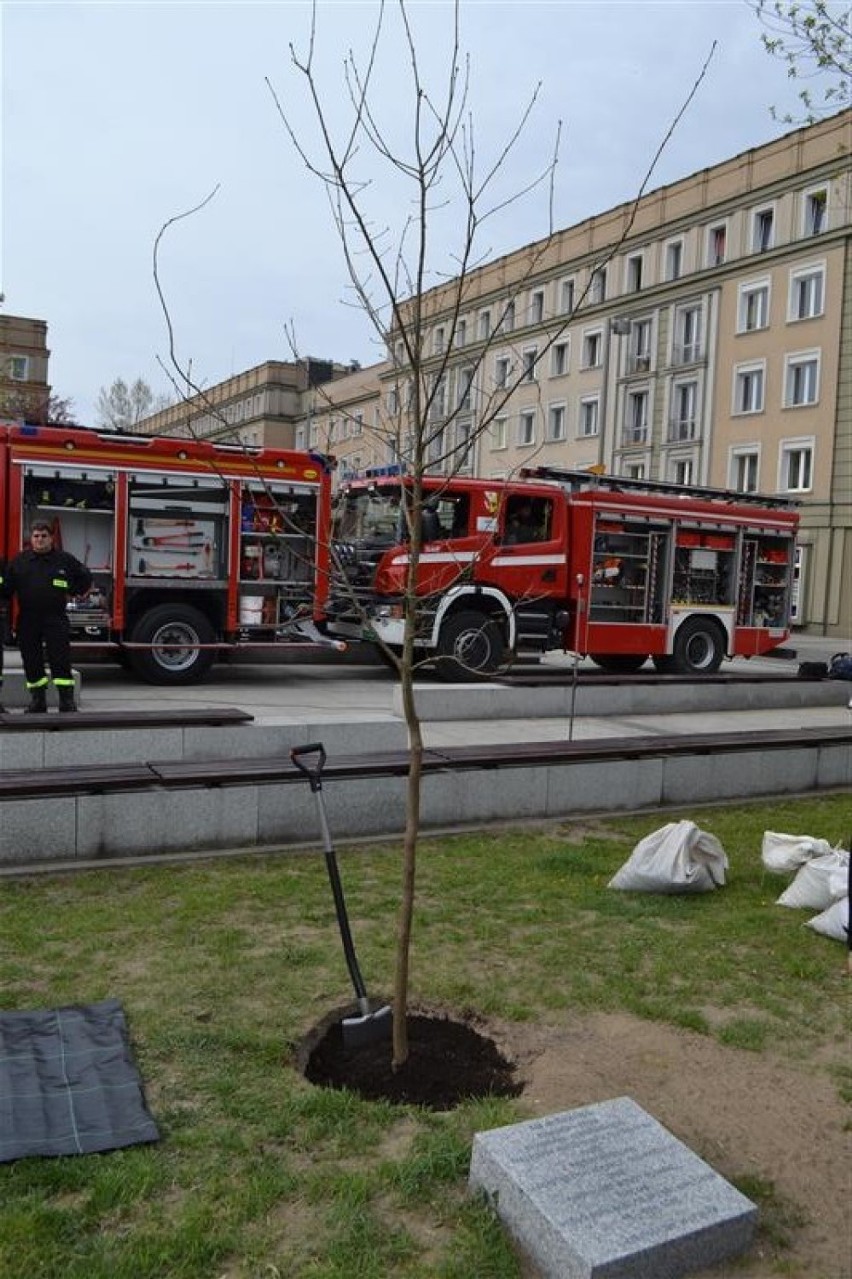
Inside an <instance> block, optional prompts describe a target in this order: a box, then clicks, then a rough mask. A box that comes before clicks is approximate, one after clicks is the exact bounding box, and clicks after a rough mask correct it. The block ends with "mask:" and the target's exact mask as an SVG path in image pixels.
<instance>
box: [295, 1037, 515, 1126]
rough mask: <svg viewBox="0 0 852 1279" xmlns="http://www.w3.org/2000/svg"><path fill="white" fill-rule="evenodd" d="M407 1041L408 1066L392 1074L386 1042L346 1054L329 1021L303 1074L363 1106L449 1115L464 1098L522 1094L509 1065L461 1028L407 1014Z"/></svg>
mask: <svg viewBox="0 0 852 1279" xmlns="http://www.w3.org/2000/svg"><path fill="white" fill-rule="evenodd" d="M408 1039H409V1049H410V1053H409V1058H408V1061H407V1062H406V1063H405V1065H404V1066H401V1067H400V1069H399V1070H393V1069H392V1066H391V1043H390V1039H389V1038H387V1037H384V1038H382V1039H381V1040H380V1041H379V1042H377V1043H368V1044H362V1045H359V1046H357V1047H351V1048H349V1049H348V1050H347V1049H346V1048H344V1045H343V1030H342V1026H341V1022H340V1021H335V1022H334V1023H333V1024H332V1025H331V1026H330V1027H328V1028H327V1029H326V1030H325V1031H324V1032H323V1033H322V1034H321V1037H320V1038H319V1040H318V1041H317V1042H316V1044H315V1046H313V1047H312V1048H311V1049H310V1051H309V1052H308V1055H307V1061H306V1063H305V1065H304V1068H303V1073H304V1075H305V1078H306V1079H309V1080H310V1082H311V1083H313V1084H320V1085H321V1086H324V1087H326V1088H348V1089H350V1090H351V1091H352V1092H355V1093H358V1094H359V1096H361V1097H364V1098H366V1099H367V1100H368V1101H379V1100H382V1099H383V1100H385V1101H392V1102H398V1103H408V1104H411V1105H415V1106H426V1107H427V1108H428V1109H430V1110H450V1109H452V1107H453V1106H457V1105H458V1104H459V1103H460V1102H461V1101H464V1100H466V1099H467V1098H469V1097H489V1096H491V1097H517V1096H518V1094H519V1093H520V1092H521V1091H522V1085H521V1084H520V1083H518V1081H517V1080H516V1078H515V1067H514V1064H513V1063H512V1062H510V1061H507V1059H506V1058H505V1057H504V1056H503V1055H502V1054H501V1053H500V1051H499V1050H498V1048H497V1046H496V1044H495V1043H494V1041H493V1040H491V1039H487V1038H486V1037H485V1036H484V1035H481V1034H480V1033H479V1032H478V1031H477V1030H475V1029H474V1027H473V1026H471V1025H469V1024H468V1023H467V1022H463V1021H454V1020H452V1019H451V1018H449V1017H436V1016H426V1015H422V1014H412V1015H410V1016H409V1018H408Z"/></svg>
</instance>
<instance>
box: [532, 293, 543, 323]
mask: <svg viewBox="0 0 852 1279" xmlns="http://www.w3.org/2000/svg"><path fill="white" fill-rule="evenodd" d="M543 319H544V290H543V289H536V290H535V292H534V293H531V294H530V324H541V322H542V320H543Z"/></svg>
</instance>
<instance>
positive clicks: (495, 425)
mask: <svg viewBox="0 0 852 1279" xmlns="http://www.w3.org/2000/svg"><path fill="white" fill-rule="evenodd" d="M508 420H509V419H508V418H506V417H495V419H494V421H493V422H492V423H491V447H492V449H504V448H505V447H506V436H507V429H506V428H507V423H508Z"/></svg>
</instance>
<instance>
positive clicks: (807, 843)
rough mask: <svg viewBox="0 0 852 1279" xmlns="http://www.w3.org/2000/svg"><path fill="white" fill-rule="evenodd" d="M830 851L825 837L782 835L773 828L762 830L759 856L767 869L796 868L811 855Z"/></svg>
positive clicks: (819, 855) (816, 855)
mask: <svg viewBox="0 0 852 1279" xmlns="http://www.w3.org/2000/svg"><path fill="white" fill-rule="evenodd" d="M830 852H831V844H829V842H828V840H827V839H815V838H814V836H812V835H782V834H779V832H778V831H775V830H766V831H764V832H763V851H762V853H761V857H762V858H763V864H764V866H765V867H766V869H767V870H777V871H781V872H783V871H789V870H798V869H799V867H800V866H803V865H804V864H805V862H807V861H810V859H811V858H812V857H822V856H823V855H824V854H825V853H830Z"/></svg>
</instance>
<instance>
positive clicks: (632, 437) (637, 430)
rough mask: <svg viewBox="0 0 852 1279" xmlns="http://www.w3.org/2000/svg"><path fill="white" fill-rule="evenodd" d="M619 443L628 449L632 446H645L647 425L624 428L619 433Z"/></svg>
mask: <svg viewBox="0 0 852 1279" xmlns="http://www.w3.org/2000/svg"><path fill="white" fill-rule="evenodd" d="M621 443H622V445H624V446H625V447H629V446H631V445H634V444H647V443H648V426H647V423H646V424H645V425H644V426H625V428H624V430H623V431H622V433H621Z"/></svg>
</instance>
